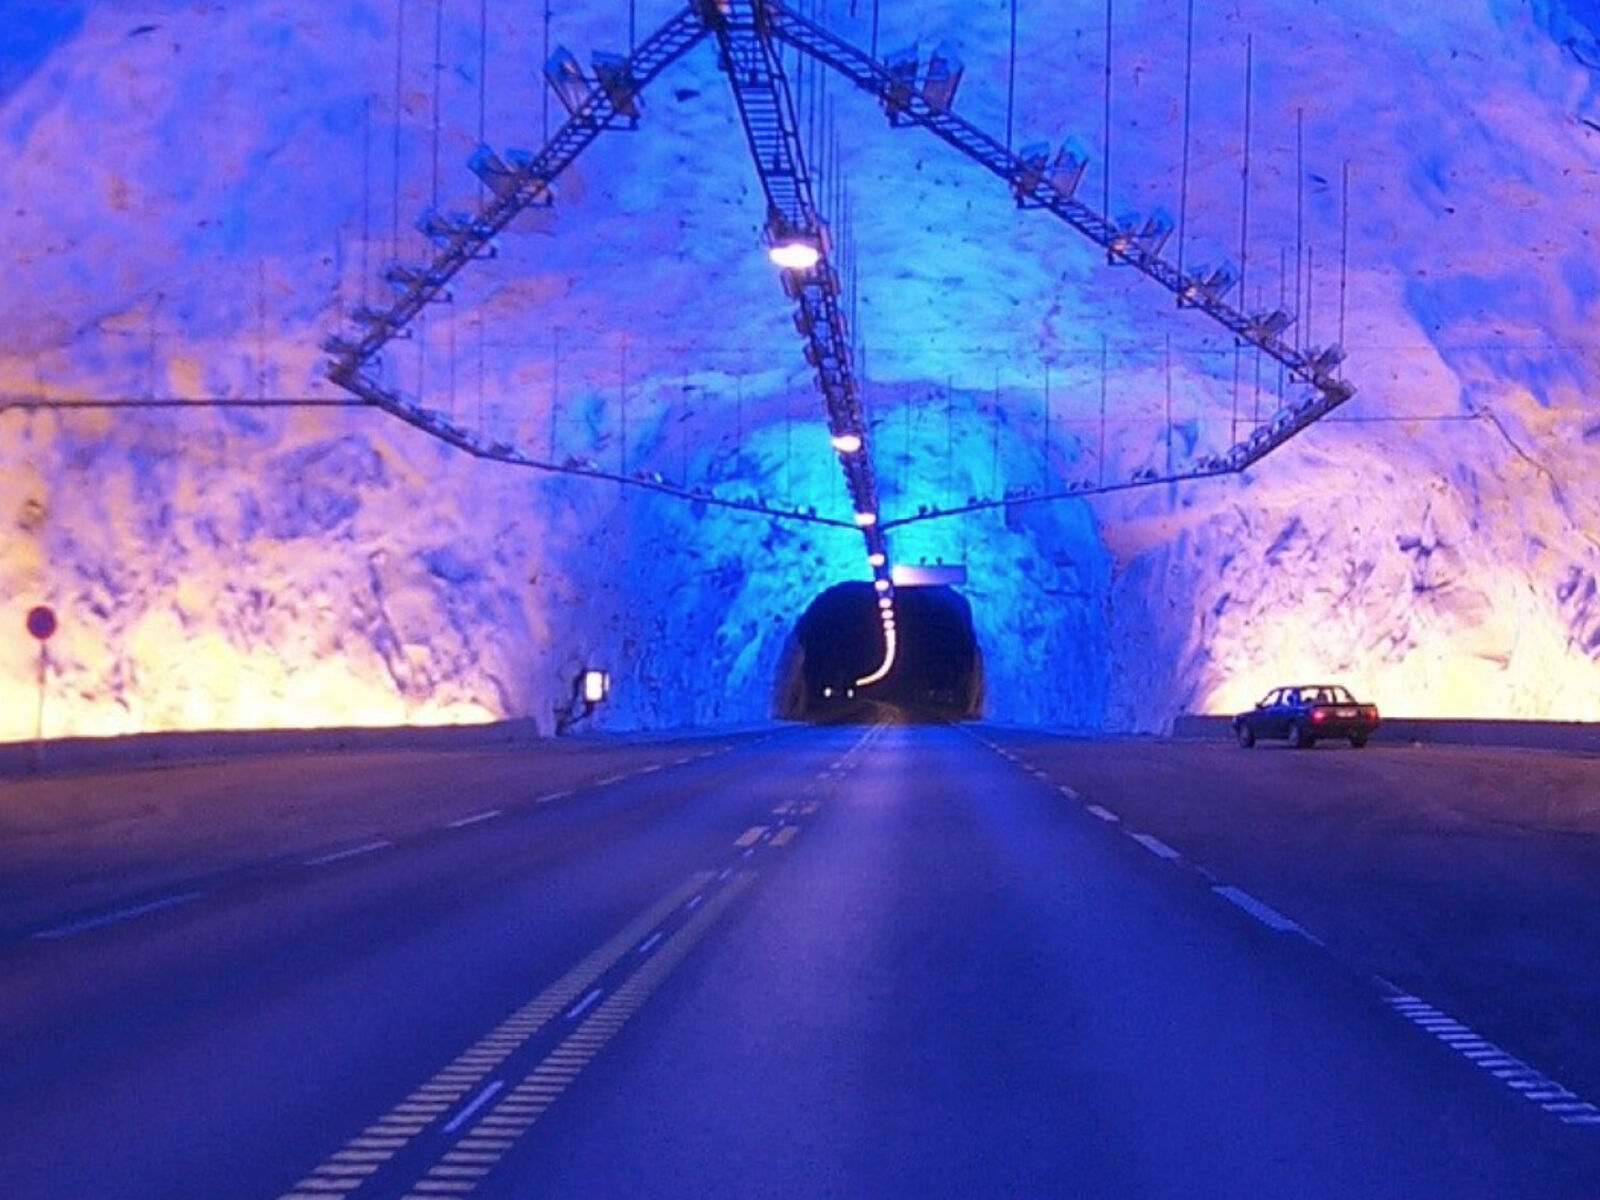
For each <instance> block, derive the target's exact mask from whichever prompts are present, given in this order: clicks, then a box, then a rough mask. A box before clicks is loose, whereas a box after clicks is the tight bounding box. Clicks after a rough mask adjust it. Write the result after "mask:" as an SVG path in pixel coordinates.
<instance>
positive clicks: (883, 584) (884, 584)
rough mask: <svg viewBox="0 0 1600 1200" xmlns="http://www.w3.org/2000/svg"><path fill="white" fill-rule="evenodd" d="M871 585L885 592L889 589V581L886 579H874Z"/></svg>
mask: <svg viewBox="0 0 1600 1200" xmlns="http://www.w3.org/2000/svg"><path fill="white" fill-rule="evenodd" d="M872 586H873V587H875V588H877V589H878V591H880V592H887V591H888V590H889V581H888V580H887V579H874V580H873V581H872Z"/></svg>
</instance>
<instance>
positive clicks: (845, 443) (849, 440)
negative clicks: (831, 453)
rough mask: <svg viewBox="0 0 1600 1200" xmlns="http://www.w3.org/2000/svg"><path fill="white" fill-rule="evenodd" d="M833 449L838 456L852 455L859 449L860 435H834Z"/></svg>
mask: <svg viewBox="0 0 1600 1200" xmlns="http://www.w3.org/2000/svg"><path fill="white" fill-rule="evenodd" d="M833 448H834V449H835V450H837V451H838V452H839V453H840V454H854V453H855V452H856V451H857V450H860V449H861V435H860V434H859V433H836V434H834V435H833Z"/></svg>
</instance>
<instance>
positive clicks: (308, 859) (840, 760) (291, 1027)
mask: <svg viewBox="0 0 1600 1200" xmlns="http://www.w3.org/2000/svg"><path fill="white" fill-rule="evenodd" d="M1363 753H1364V754H1365V755H1367V756H1369V757H1367V758H1360V757H1358V756H1356V755H1354V754H1346V755H1344V756H1341V757H1337V758H1336V757H1333V756H1331V755H1330V756H1322V757H1319V756H1317V754H1315V753H1314V754H1312V755H1308V756H1301V757H1287V756H1286V757H1281V758H1249V759H1246V758H1241V757H1238V752H1234V753H1233V754H1232V755H1230V756H1228V757H1223V756H1222V754H1221V751H1220V750H1219V749H1218V748H1215V747H1183V746H1174V745H1172V744H1168V745H1167V746H1166V747H1165V748H1164V749H1162V748H1158V747H1152V746H1135V747H1134V748H1133V749H1130V748H1129V746H1128V745H1125V744H1117V743H1088V742H1082V743H1075V742H1062V741H1060V740H1052V739H1044V738H1040V737H1037V736H1034V735H1026V736H1024V735H1018V734H1014V733H1007V732H1005V731H996V730H986V729H981V728H979V729H967V728H946V727H937V726H899V725H886V726H880V727H871V728H857V727H836V728H825V729H800V728H785V729H781V730H777V731H776V732H774V733H772V734H771V735H770V736H767V737H763V738H750V737H744V738H733V739H727V740H724V741H720V742H717V743H697V744H696V745H695V746H694V748H693V753H692V754H679V753H677V752H676V751H674V750H672V749H671V748H670V747H657V748H655V749H653V750H652V749H649V748H644V749H641V748H640V747H638V746H632V747H627V748H625V749H622V750H619V751H618V755H619V757H618V759H617V761H616V763H615V764H613V767H614V769H611V770H609V771H608V773H606V774H599V771H600V770H601V769H603V768H602V767H600V766H596V768H595V769H594V770H593V771H589V772H588V774H586V775H584V776H583V778H582V779H580V780H579V781H577V782H575V783H574V782H572V781H571V780H568V779H566V778H562V779H560V780H555V781H554V783H553V782H552V775H553V773H554V768H553V767H552V766H551V764H550V763H549V762H548V761H542V760H541V759H540V757H539V756H538V755H536V754H534V755H528V754H524V755H521V756H518V757H507V756H504V755H498V756H497V755H487V754H486V755H481V756H479V755H465V756H459V755H458V756H451V757H449V758H447V759H444V760H441V761H439V762H429V761H412V762H408V763H407V765H406V769H405V770H404V771H398V770H395V771H391V772H388V773H385V772H383V771H382V770H380V769H379V767H378V766H377V765H376V764H372V763H366V764H363V770H364V772H365V774H366V776H367V777H368V778H373V777H381V778H383V779H384V780H385V781H386V784H385V789H386V794H387V790H392V792H393V796H392V798H391V799H392V802H390V801H389V800H385V801H383V802H381V803H380V802H379V801H377V800H369V801H368V802H367V805H368V807H367V808H366V809H365V810H364V811H366V812H367V813H368V820H369V823H368V825H367V826H366V827H358V826H356V825H351V824H350V823H349V817H348V814H347V813H342V814H341V813H332V812H330V813H329V814H328V817H327V821H328V825H327V828H328V829H335V830H337V833H338V837H337V838H334V839H333V840H327V839H323V840H321V841H319V840H318V837H317V836H316V830H317V829H318V828H320V827H319V826H318V825H317V823H316V822H315V821H311V820H309V819H307V820H304V821H302V823H301V826H300V827H299V828H300V832H298V833H297V834H296V836H295V838H294V839H292V840H291V841H289V842H284V841H282V840H281V839H280V840H273V839H272V838H270V837H268V836H267V834H266V833H265V832H263V829H264V826H263V824H262V822H261V821H260V819H259V818H257V817H253V818H252V819H251V821H249V822H246V823H245V824H244V825H242V826H241V828H245V829H249V830H251V831H252V834H251V837H252V838H254V840H255V844H256V845H258V846H259V850H260V852H259V853H257V854H255V855H252V854H251V853H250V852H249V851H250V847H249V846H248V845H247V846H241V845H239V844H237V843H238V841H239V840H240V839H239V838H233V839H227V838H224V839H221V841H222V842H226V843H227V844H226V845H216V844H214V842H216V841H217V839H210V840H201V841H198V842H197V841H196V840H195V839H193V838H192V837H190V838H181V837H179V836H178V835H177V834H176V833H174V834H173V835H172V836H173V839H174V840H175V842H176V843H177V844H181V846H182V847H183V853H182V854H181V855H177V856H176V857H174V858H172V859H170V860H161V859H160V856H159V855H157V854H155V853H154V852H153V851H152V852H149V853H146V854H144V855H142V856H141V857H140V859H139V862H138V863H137V864H135V865H134V866H130V865H128V864H126V863H124V864H122V865H120V866H119V865H118V863H119V860H118V859H117V857H116V855H115V854H114V853H112V851H111V850H109V849H108V848H107V845H106V843H107V839H108V834H107V829H106V827H105V826H104V825H96V826H95V830H96V832H95V836H94V837H92V838H89V839H88V845H87V849H86V850H85V853H86V854H89V855H90V856H91V857H93V858H94V859H95V861H99V862H102V863H104V864H106V870H107V873H108V874H109V876H110V878H108V879H103V880H101V881H100V883H99V885H98V886H97V888H96V889H95V890H94V891H93V893H92V895H91V894H90V893H89V892H85V891H83V890H82V889H78V890H75V891H73V892H72V894H71V903H70V904H68V903H67V902H66V901H63V902H62V905H61V906H60V907H59V910H58V911H52V910H51V908H50V904H49V901H48V896H41V894H40V890H39V887H38V886H37V883H38V881H39V880H41V879H46V880H48V879H52V878H56V877H57V876H56V875H53V874H52V873H51V871H50V870H47V869H46V867H48V866H49V863H47V862H46V861H45V860H46V859H49V858H51V855H52V854H59V853H60V852H62V851H63V850H65V849H67V848H70V845H71V838H70V835H69V832H68V830H67V826H66V825H62V826H60V827H59V828H55V829H54V830H53V832H52V835H51V837H52V840H51V842H50V847H51V854H43V855H35V856H33V857H30V855H29V854H28V853H27V852H25V848H24V849H18V845H20V843H21V842H22V841H25V839H23V838H21V836H20V835H15V834H13V835H10V836H9V837H8V841H10V842H11V843H12V844H11V845H10V846H9V847H8V848H7V849H8V850H9V852H10V853H9V857H5V856H0V863H4V864H6V865H5V867H4V870H5V874H4V875H0V882H4V883H5V884H6V888H7V889H8V892H9V891H10V890H15V888H16V887H17V885H18V884H19V883H23V884H27V885H28V887H27V888H26V889H24V890H26V891H27V902H26V903H25V904H22V905H20V906H16V907H8V905H7V899H8V896H7V895H5V894H0V929H6V930H8V931H9V932H8V933H7V934H6V935H5V936H4V938H3V939H0V1030H3V1031H4V1032H3V1037H4V1044H3V1053H0V1193H3V1194H4V1196H6V1197H7V1198H8V1200H31V1198H34V1197H50V1198H52V1200H55V1198H61V1200H67V1198H78V1197H108V1198H109V1197H161V1198H163V1200H167V1198H182V1200H188V1198H211V1197H216V1198H226V1200H233V1198H247V1197H266V1198H270V1197H282V1196H321V1197H327V1196H339V1195H352V1196H356V1197H360V1198H363V1200H365V1198H368V1197H402V1196H404V1197H439V1196H460V1195H472V1196H475V1197H507V1198H509V1197H517V1198H519V1200H528V1198H532V1197H563V1196H585V1197H594V1196H608V1197H609V1196H630V1197H631V1196H640V1197H652V1196H661V1197H679V1196H682V1197H708V1196H739V1197H755V1196H773V1197H791V1196H792V1197H817V1196H840V1197H858V1196H859V1197H901V1196H905V1197H913V1196H915V1197H923V1196H930V1197H931V1196H961V1197H974V1196H1048V1197H1056V1196H1063V1197H1069V1196H1070V1197H1101V1196H1104V1197H1119V1198H1120V1197H1130V1198H1135V1197H1154V1198H1164V1197H1246V1196H1247V1197H1261V1198H1270V1197H1285V1198H1290V1197H1294V1198H1302V1197H1303V1198H1316V1197H1388V1196H1394V1197H1401V1196H1404V1197H1433V1196H1439V1197H1462V1198H1471V1197H1485V1198H1488V1197H1496V1198H1502V1197H1541V1198H1557V1200H1559V1198H1564V1197H1572V1198H1574V1200H1580V1198H1584V1197H1594V1196H1600V1108H1595V1107H1594V1106H1593V1105H1592V1104H1591V1103H1590V1101H1591V1100H1593V1101H1596V1102H1597V1103H1600V1096H1594V1095H1587V1094H1585V1093H1584V1091H1583V1088H1582V1087H1581V1086H1578V1085H1575V1084H1574V1083H1573V1082H1572V1081H1571V1079H1570V1078H1566V1077H1564V1075H1565V1074H1566V1073H1565V1072H1563V1071H1557V1070H1553V1069H1552V1068H1551V1066H1550V1065H1548V1064H1546V1063H1543V1062H1540V1061H1536V1056H1534V1055H1530V1054H1529V1053H1528V1052H1527V1049H1526V1047H1525V1045H1524V1044H1523V1043H1522V1041H1521V1040H1520V1037H1521V1034H1522V1033H1523V1032H1525V1031H1524V1030H1523V1029H1522V1028H1520V1027H1519V1026H1517V1024H1516V1022H1515V1020H1514V1019H1512V1020H1510V1021H1509V1022H1508V1023H1507V1024H1506V1025H1505V1026H1504V1027H1502V1028H1497V1029H1495V1030H1494V1031H1493V1033H1492V1036H1491V1035H1489V1034H1486V1033H1485V1031H1484V1030H1482V1029H1479V1028H1476V1027H1475V1026H1474V1022H1473V1015H1472V1014H1471V1013H1470V1012H1469V1013H1467V1014H1466V1015H1463V1014H1462V1012H1460V1011H1458V1010H1457V1009H1458V1007H1459V1006H1453V1005H1452V1004H1449V1003H1441V1000H1440V998H1439V996H1438V995H1436V994H1435V993H1434V992H1433V991H1432V990H1430V989H1431V987H1432V986H1433V985H1434V984H1435V983H1436V982H1438V980H1437V979H1436V977H1435V976H1434V975H1431V974H1430V973H1429V971H1430V968H1429V967H1428V965H1427V964H1426V963H1421V964H1419V965H1417V966H1416V967H1415V969H1414V970H1413V971H1411V972H1410V973H1409V974H1405V973H1400V972H1397V973H1396V974H1403V977H1402V978H1400V979H1394V978H1391V977H1390V976H1387V975H1382V974H1381V973H1380V972H1378V971H1375V970H1373V969H1372V965H1371V963H1369V962H1368V961H1366V960H1364V959H1363V958H1362V955H1361V953H1358V952H1357V951H1356V950H1354V949H1352V946H1351V945H1350V944H1346V943H1345V942H1344V941H1342V940H1341V937H1328V936H1326V931H1325V929H1324V928H1323V927H1322V926H1321V925H1320V924H1319V923H1318V921H1319V919H1320V918H1321V917H1323V916H1325V915H1326V913H1327V912H1328V911H1331V910H1328V909H1319V908H1316V907H1315V906H1312V905H1309V904H1307V907H1306V908H1305V909H1304V910H1302V907H1301V905H1302V903H1303V896H1302V893H1300V892H1297V891H1296V890H1295V886H1294V883H1293V881H1294V879H1295V876H1294V873H1293V871H1292V869H1290V868H1289V867H1287V866H1286V865H1285V855H1286V854H1287V853H1288V852H1287V851H1285V850H1284V848H1283V841H1282V839H1268V840H1267V841H1266V842H1264V843H1262V842H1259V841H1258V842H1251V841H1250V839H1248V838H1242V839H1234V840H1233V841H1230V840H1228V838H1227V837H1226V836H1225V834H1224V833H1219V832H1218V830H1219V828H1220V826H1221V825H1222V824H1225V823H1226V819H1227V816H1226V813H1223V812H1221V811H1220V809H1221V808H1222V806H1221V805H1220V804H1213V805H1212V809H1213V811H1212V814H1211V817H1210V819H1207V818H1206V817H1204V816H1203V815H1196V813H1195V812H1194V806H1193V805H1189V806H1185V805H1183V804H1182V803H1181V801H1182V799H1183V797H1184V796H1189V795H1194V794H1197V793H1198V794H1202V795H1205V796H1210V795H1212V794H1213V793H1214V794H1215V795H1217V796H1229V797H1235V798H1238V799H1239V800H1240V802H1241V803H1249V802H1251V801H1252V798H1255V799H1256V800H1259V801H1260V802H1262V803H1264V802H1265V798H1266V797H1267V796H1268V795H1269V794H1270V792H1271V789H1273V788H1275V787H1278V786H1279V785H1280V784H1281V782H1282V781H1281V779H1280V778H1279V775H1280V774H1281V773H1282V772H1284V771H1290V772H1294V773H1302V774H1297V775H1296V778H1300V779H1301V780H1302V782H1306V781H1309V782H1308V783H1307V786H1308V787H1309V786H1310V785H1311V784H1313V783H1318V782H1321V783H1322V784H1324V785H1326V780H1327V779H1328V778H1337V779H1345V778H1347V777H1348V773H1349V772H1351V771H1354V770H1357V769H1358V768H1357V764H1361V763H1364V764H1368V765H1367V766H1364V767H1360V768H1359V769H1360V770H1371V771H1374V772H1376V773H1375V775H1374V776H1373V778H1374V779H1375V780H1376V781H1377V782H1372V783H1371V786H1372V787H1385V786H1396V787H1400V786H1402V783H1403V781H1404V780H1406V779H1409V776H1407V775H1406V774H1405V772H1404V771H1401V770H1400V768H1399V767H1398V766H1392V765H1391V767H1385V761H1386V760H1381V759H1379V758H1378V757H1376V756H1375V755H1374V749H1369V750H1368V751H1365V752H1363ZM1394 761H1395V763H1398V762H1399V760H1398V759H1397V760H1394ZM1541 761H1543V760H1541ZM1175 764H1176V765H1175ZM1263 764H1265V765H1263ZM208 769H213V770H218V771H220V772H221V774H219V775H218V776H216V778H217V779H219V780H230V781H231V782H230V783H229V784H228V792H227V794H226V795H225V796H221V797H219V799H218V806H217V809H216V815H215V816H214V817H213V818H212V819H211V821H210V823H211V824H212V825H213V826H215V827H218V828H224V829H226V828H232V826H231V825H230V824H229V822H228V820H227V819H226V813H227V812H229V811H232V810H234V809H241V810H244V811H248V812H251V813H257V812H259V811H261V810H262V806H268V807H270V805H268V800H269V799H270V796H268V795H267V793H272V794H281V793H282V792H283V790H284V789H285V788H286V787H291V786H296V785H293V784H292V782H291V781H292V779H293V778H294V777H293V776H292V775H291V776H286V775H285V774H284V771H283V768H282V767H281V766H277V767H274V766H273V765H272V764H265V763H260V762H253V763H241V764H239V765H238V766H237V767H236V768H235V769H233V771H232V772H231V773H230V772H229V771H228V770H226V769H223V768H208ZM1390 769H1392V770H1394V771H1399V772H1400V774H1399V776H1397V778H1398V779H1400V780H1401V781H1402V783H1396V782H1394V781H1393V780H1391V781H1390V783H1384V782H1383V780H1384V778H1385V775H1386V771H1388V770H1390ZM1208 771H1209V772H1210V773H1211V774H1210V775H1209V776H1208V775H1207V774H1206V772H1208ZM1307 772H1310V773H1311V774H1303V773H1307ZM1525 774H1526V768H1525V769H1524V775H1525ZM168 778H169V781H170V782H171V783H172V785H173V786H174V787H182V786H185V784H184V782H183V780H184V779H185V778H187V777H185V776H181V773H180V775H172V774H171V773H169V774H168ZM299 778H300V779H301V785H299V786H304V787H306V788H311V789H313V790H315V789H319V788H324V787H326V788H328V789H330V792H329V794H333V792H334V791H336V789H334V787H333V784H332V783H331V782H330V781H329V780H330V779H331V777H330V776H326V775H318V774H315V773H313V774H311V775H302V776H300V777H299ZM308 781H309V782H308ZM558 785H559V786H558ZM569 785H570V786H569ZM78 786H82V787H92V788H95V789H99V791H100V792H101V793H104V792H106V790H107V789H110V790H112V791H115V790H116V789H119V788H128V787H149V786H151V782H150V777H149V776H148V775H147V774H142V775H141V774H134V775H130V776H128V777H127V778H117V777H107V776H101V777H97V778H95V779H94V780H92V781H80V782H79V785H78ZM1363 786H1365V785H1363ZM1407 786H1409V785H1407ZM1208 789H1209V790H1208ZM69 790H70V786H69ZM1158 792H1159V793H1161V794H1162V797H1163V799H1162V803H1165V804H1166V805H1167V808H1162V807H1161V804H1159V803H1156V802H1155V801H1153V800H1149V799H1148V798H1149V797H1151V796H1153V795H1154V794H1155V793H1158ZM1169 793H1170V795H1169ZM1142 798H1143V799H1142ZM308 799H315V797H314V796H306V795H302V796H299V797H298V801H299V807H298V808H297V811H303V810H304V809H305V807H306V802H307V800H308ZM1403 799H1404V797H1398V798H1396V800H1395V802H1396V803H1400V802H1402V801H1403ZM1146 802H1147V803H1149V804H1151V805H1152V807H1150V808H1149V809H1148V810H1145V809H1141V808H1139V805H1140V804H1141V803H1146ZM7 803H8V797H6V796H0V817H4V816H5V815H6V814H7V812H8V810H7V808H6V804H7ZM1113 806H1116V807H1113ZM156 807H159V805H157V806H156ZM1119 810H1120V811H1119ZM39 819H42V818H39ZM1163 822H1165V824H1164V823H1163ZM1174 822H1176V825H1173V823H1174ZM1184 822H1187V824H1184ZM1169 825H1173V827H1172V828H1169V827H1168V826H1169ZM112 832H113V833H114V830H113V831H112ZM1208 838H1209V839H1211V840H1209V841H1208V840H1207V839H1208ZM146 840H147V841H150V840H159V839H150V838H148V837H147V839H146ZM110 841H112V842H113V843H114V842H115V838H114V836H113V837H111V838H110ZM1252 847H1254V849H1252ZM1257 851H1259V853H1258V852H1257ZM1305 853H1306V854H1307V858H1306V861H1305V862H1304V863H1303V864H1302V865H1303V866H1304V868H1305V869H1306V871H1307V872H1310V873H1311V875H1312V876H1313V877H1316V878H1321V876H1319V875H1318V874H1317V871H1318V869H1319V864H1318V863H1317V862H1316V861H1314V860H1315V857H1316V856H1315V851H1314V848H1313V850H1309V851H1305ZM1427 861H1429V862H1432V861H1433V860H1432V859H1431V858H1430V859H1428V860H1427ZM153 864H156V865H153ZM135 866H136V867H137V869H135ZM157 866H159V869H157ZM186 868H187V871H186ZM119 878H121V879H124V880H125V883H124V884H123V885H122V886H121V888H120V890H119V886H118V883H117V880H118V879H119ZM1284 880H1287V882H1284ZM86 899H88V900H90V901H92V903H84V901H85V900H86ZM1308 912H1309V913H1310V914H1311V916H1310V917H1308V916H1307V913H1308ZM1515 985H1516V981H1514V980H1513V981H1510V982H1509V984H1508V989H1509V990H1515ZM1512 1011H1514V1010H1512ZM1560 1065H1562V1066H1563V1067H1565V1066H1566V1065H1568V1064H1565V1063H1563V1064H1560Z"/></svg>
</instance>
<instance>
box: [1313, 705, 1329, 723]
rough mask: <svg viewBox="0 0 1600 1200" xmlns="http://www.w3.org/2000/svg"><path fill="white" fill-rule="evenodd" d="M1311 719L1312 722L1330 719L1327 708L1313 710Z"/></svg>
mask: <svg viewBox="0 0 1600 1200" xmlns="http://www.w3.org/2000/svg"><path fill="white" fill-rule="evenodd" d="M1311 719H1312V721H1326V720H1327V719H1328V710H1327V709H1325V708H1313V709H1312V710H1311Z"/></svg>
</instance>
